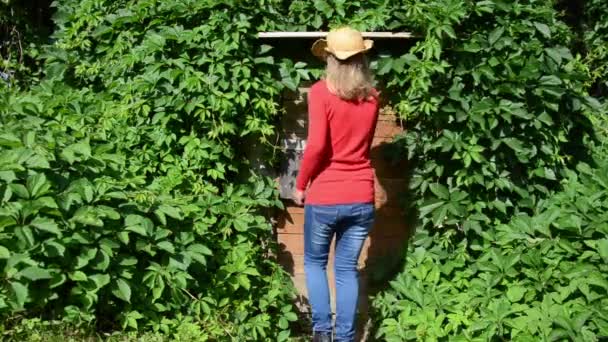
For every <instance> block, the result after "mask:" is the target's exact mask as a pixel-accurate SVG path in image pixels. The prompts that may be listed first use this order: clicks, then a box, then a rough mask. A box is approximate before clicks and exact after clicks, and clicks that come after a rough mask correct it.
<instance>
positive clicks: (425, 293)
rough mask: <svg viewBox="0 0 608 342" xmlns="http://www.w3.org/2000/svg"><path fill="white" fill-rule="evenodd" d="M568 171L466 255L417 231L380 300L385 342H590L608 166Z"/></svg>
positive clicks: (598, 317) (597, 310) (607, 231)
mask: <svg viewBox="0 0 608 342" xmlns="http://www.w3.org/2000/svg"><path fill="white" fill-rule="evenodd" d="M603 157H604V159H603V160H602V161H600V167H598V168H597V169H591V168H590V167H589V166H588V165H586V164H579V167H578V168H577V171H578V172H574V171H567V172H566V174H567V175H566V177H565V178H564V180H563V184H564V189H563V190H562V191H560V192H558V193H556V194H554V195H553V196H551V197H550V198H549V199H547V200H545V201H542V202H541V203H540V204H539V205H538V207H537V208H536V210H535V212H534V214H533V215H528V214H519V215H515V216H514V217H513V218H512V219H511V220H510V222H508V223H506V224H500V225H498V226H497V227H496V229H488V230H487V231H485V232H484V233H483V236H484V238H485V239H484V243H483V245H479V246H472V247H473V248H474V249H475V250H478V251H480V252H481V255H480V256H479V257H471V255H470V253H469V251H468V249H469V246H467V243H466V241H462V242H461V243H459V244H458V245H457V246H454V248H453V249H452V250H449V251H448V250H445V249H443V248H441V246H440V245H437V244H435V243H434V242H433V238H432V237H431V236H429V234H428V233H421V234H420V235H419V236H417V238H416V242H415V243H414V245H413V246H412V247H411V252H410V255H409V256H408V260H407V263H408V272H404V273H402V274H400V275H399V276H398V277H397V278H396V279H395V280H394V281H392V282H391V286H392V289H393V290H392V291H390V292H387V293H384V294H382V295H381V296H379V297H378V298H377V299H376V301H375V305H376V309H377V310H379V313H380V315H381V316H382V317H386V318H385V319H384V320H383V321H382V322H381V327H380V329H379V331H378V334H379V336H382V338H383V340H387V341H409V340H428V341H433V340H438V339H442V340H443V339H446V338H449V339H450V340H454V341H487V340H491V339H493V338H496V337H498V338H502V339H507V340H511V341H532V340H535V341H536V340H538V341H555V340H564V339H565V340H570V341H596V340H597V338H598V337H600V336H606V335H607V334H608V309H607V308H608V281H607V280H606V276H605V275H606V272H608V266H607V265H608V263H607V262H608V259H607V258H608V216H607V215H608V160H607V159H606V158H605V157H606V156H605V155H604V156H603Z"/></svg>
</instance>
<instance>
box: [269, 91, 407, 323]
mask: <svg viewBox="0 0 608 342" xmlns="http://www.w3.org/2000/svg"><path fill="white" fill-rule="evenodd" d="M307 91H308V89H307V88H304V89H300V90H299V91H298V92H297V93H291V94H287V95H286V96H285V99H284V107H285V110H286V113H285V115H284V117H283V120H282V128H281V129H282V131H281V133H282V137H283V139H286V140H289V141H292V142H293V141H300V140H304V139H306V127H307V125H306V117H307V114H306V113H307V108H306V102H305V99H306V92H307ZM401 130H402V128H401V127H400V125H399V124H398V122H397V120H396V118H395V116H394V115H392V114H390V112H389V111H388V110H383V111H381V115H380V117H379V121H378V124H377V127H376V131H375V134H374V140H373V144H372V151H371V158H372V164H373V166H374V169H375V172H376V189H375V190H376V191H375V197H376V198H375V205H376V221H375V224H374V227H373V230H372V232H371V234H370V236H369V237H368V239H367V241H366V242H365V246H364V249H363V251H362V253H361V258H360V259H359V268H360V270H361V279H362V281H361V285H362V286H361V297H360V298H361V300H360V302H361V310H362V311H366V298H367V293H368V289H369V286H367V285H368V283H369V280H370V279H372V278H374V277H375V276H374V274H377V275H381V274H383V273H385V272H386V271H387V270H389V269H390V268H392V266H393V265H396V264H398V263H399V262H400V260H401V252H402V250H403V246H404V244H405V242H406V239H407V227H406V224H405V217H404V216H403V215H402V213H401V210H400V204H399V197H400V195H402V193H403V191H405V189H406V180H405V174H406V172H405V170H406V165H403V164H401V165H391V164H390V163H389V162H388V161H387V160H385V157H384V150H385V149H386V147H387V146H389V144H390V142H391V141H392V138H393V137H394V135H395V134H397V133H399V132H401ZM296 145H297V144H296ZM288 155H289V156H290V158H293V157H294V155H295V156H296V157H295V158H298V157H299V153H295V154H294V153H290V154H288ZM293 163H294V162H292V164H291V165H292V167H293ZM287 164H288V163H286V164H285V165H287ZM296 167H297V165H296ZM292 176H293V170H291V171H290V172H284V174H283V177H281V185H282V188H283V191H282V193H283V195H284V196H285V197H287V196H288V194H289V193H290V191H291V189H290V184H293V182H292V178H291V177H292ZM285 205H286V209H285V210H284V211H282V212H281V213H279V215H278V217H277V225H276V233H277V238H278V242H279V244H280V247H281V252H280V254H279V261H280V263H281V264H282V265H283V266H284V267H285V269H286V270H287V271H288V272H289V273H290V274H291V276H292V279H293V282H294V285H295V287H296V288H297V290H298V292H299V294H300V296H299V301H298V303H299V305H300V309H301V310H302V311H306V310H307V306H306V303H307V301H306V283H305V275H304V256H303V255H304V210H303V208H300V207H296V206H294V205H293V204H292V203H290V201H289V200H286V201H285ZM333 273H334V272H333V244H332V249H331V252H330V262H329V265H328V277H329V282H330V288H331V291H332V294H333V293H335V289H334V276H333ZM334 298H335V297H334ZM332 305H333V303H332Z"/></svg>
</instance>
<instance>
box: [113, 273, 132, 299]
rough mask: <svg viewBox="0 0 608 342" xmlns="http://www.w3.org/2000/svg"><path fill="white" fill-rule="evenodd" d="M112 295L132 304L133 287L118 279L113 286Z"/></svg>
mask: <svg viewBox="0 0 608 342" xmlns="http://www.w3.org/2000/svg"><path fill="white" fill-rule="evenodd" d="M112 293H113V294H114V295H115V296H116V297H117V298H119V299H122V300H124V301H125V302H128V303H130V302H131V287H130V286H129V284H128V283H127V282H126V281H125V280H124V279H122V278H118V279H116V281H114V283H113V285H112Z"/></svg>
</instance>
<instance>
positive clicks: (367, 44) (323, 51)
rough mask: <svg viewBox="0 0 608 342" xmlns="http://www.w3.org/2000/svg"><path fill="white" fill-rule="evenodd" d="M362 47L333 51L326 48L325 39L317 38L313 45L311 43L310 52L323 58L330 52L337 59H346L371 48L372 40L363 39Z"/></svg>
mask: <svg viewBox="0 0 608 342" xmlns="http://www.w3.org/2000/svg"><path fill="white" fill-rule="evenodd" d="M363 46H364V48H363V49H359V50H352V51H334V50H331V49H330V48H328V46H327V41H326V40H325V39H319V40H317V41H316V42H315V43H314V44H313V45H312V49H311V51H312V54H313V55H315V56H317V57H319V58H322V59H325V58H327V55H328V54H332V55H334V56H335V57H336V58H337V59H339V60H346V59H349V58H351V57H352V56H354V55H358V54H360V53H366V52H367V51H369V50H371V48H372V47H373V46H374V41H373V40H370V39H366V40H364V41H363Z"/></svg>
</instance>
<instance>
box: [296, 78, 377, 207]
mask: <svg viewBox="0 0 608 342" xmlns="http://www.w3.org/2000/svg"><path fill="white" fill-rule="evenodd" d="M377 120H378V100H377V97H372V98H370V99H366V100H362V101H345V100H343V99H341V98H339V97H338V96H336V95H334V94H332V93H330V92H329V90H328V89H327V84H326V83H325V81H324V80H321V81H319V82H317V83H315V84H314V85H313V86H312V87H311V88H310V92H309V94H308V139H307V141H306V148H305V150H304V156H303V158H302V162H301V164H300V171H299V174H298V178H297V180H296V189H298V190H305V189H306V188H307V187H308V192H307V194H306V203H307V204H349V203H373V202H374V172H373V169H372V166H371V162H370V159H369V150H370V146H371V143H372V138H373V136H374V130H375V127H376V121H377ZM309 184H310V186H309Z"/></svg>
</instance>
